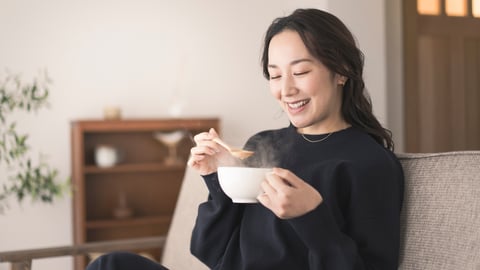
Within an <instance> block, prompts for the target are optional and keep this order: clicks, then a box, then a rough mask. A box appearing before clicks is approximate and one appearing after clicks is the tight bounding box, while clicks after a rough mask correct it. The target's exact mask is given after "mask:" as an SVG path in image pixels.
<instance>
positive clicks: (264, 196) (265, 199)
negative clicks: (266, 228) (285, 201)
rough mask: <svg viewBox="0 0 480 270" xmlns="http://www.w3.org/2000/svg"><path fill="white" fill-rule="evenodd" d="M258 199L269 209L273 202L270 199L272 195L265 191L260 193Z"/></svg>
mask: <svg viewBox="0 0 480 270" xmlns="http://www.w3.org/2000/svg"><path fill="white" fill-rule="evenodd" d="M257 200H258V201H259V202H260V203H261V204H262V205H263V206H265V207H266V208H268V209H270V208H271V207H272V202H271V200H270V197H269V196H268V195H267V194H265V193H264V194H260V195H258V196H257Z"/></svg>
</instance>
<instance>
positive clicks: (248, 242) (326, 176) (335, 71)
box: [188, 9, 403, 270]
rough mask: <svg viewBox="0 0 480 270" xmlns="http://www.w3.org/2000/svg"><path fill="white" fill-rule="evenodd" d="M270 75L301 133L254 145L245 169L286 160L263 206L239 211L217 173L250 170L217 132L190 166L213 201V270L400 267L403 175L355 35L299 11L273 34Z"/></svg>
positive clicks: (197, 247) (208, 256) (199, 139)
mask: <svg viewBox="0 0 480 270" xmlns="http://www.w3.org/2000/svg"><path fill="white" fill-rule="evenodd" d="M262 65H263V73H264V75H265V77H266V78H267V80H269V85H270V91H271V93H272V95H273V97H274V98H275V99H277V100H278V102H279V104H280V107H281V108H282V109H283V111H284V112H285V113H286V115H287V116H288V118H289V120H290V126H288V127H286V128H283V129H278V130H268V131H263V132H260V133H258V134H256V135H254V136H253V137H251V138H250V139H249V140H248V141H247V143H246V146H245V148H246V149H247V150H252V151H254V152H255V154H254V156H252V157H250V158H248V159H246V161H245V163H246V165H251V166H258V165H259V162H260V161H262V160H263V158H264V157H275V158H274V159H273V160H271V162H275V164H274V165H275V166H276V167H275V168H274V170H273V174H268V175H267V176H266V180H265V181H264V183H263V184H262V188H263V190H264V194H262V195H260V196H259V197H258V201H259V204H235V203H232V202H231V200H230V199H229V198H228V197H227V196H226V195H225V194H224V193H223V192H222V190H221V188H220V187H219V183H218V179H217V174H216V170H217V167H218V166H219V164H220V163H222V165H225V163H227V164H228V163H235V162H238V161H236V160H235V159H234V158H233V157H231V156H229V155H228V152H227V151H226V150H225V149H224V148H222V147H221V146H220V145H218V144H217V143H215V142H214V141H213V139H214V138H215V137H218V135H217V134H216V132H215V131H214V130H210V131H209V132H205V133H200V134H198V135H196V136H195V138H194V139H195V142H196V146H194V147H193V148H192V149H191V157H190V159H189V161H188V165H189V166H191V167H192V168H194V169H196V170H197V171H198V172H199V173H200V174H201V175H202V176H203V178H204V181H205V184H206V186H207V187H208V189H209V197H208V200H207V201H206V202H204V203H202V204H201V205H200V207H199V209H198V216H197V220H196V224H195V227H194V230H193V233H192V241H191V252H192V254H193V255H195V256H196V257H197V258H198V259H200V260H201V261H202V262H203V263H205V264H206V265H207V266H209V267H210V268H211V269H225V270H227V269H228V270H234V269H248V270H254V269H334V270H337V269H382V270H385V269H397V267H398V253H399V216H400V209H401V205H402V199H403V172H402V168H401V166H400V164H399V162H398V160H397V159H396V157H395V155H394V154H393V152H392V151H393V142H392V138H391V134H390V132H389V131H388V130H386V129H384V128H383V127H382V126H381V125H380V123H379V122H378V121H377V119H376V118H375V116H374V115H373V114H372V106H371V103H370V101H369V99H368V98H367V97H366V93H365V86H364V81H363V75H362V71H363V55H362V53H361V52H360V50H359V49H358V48H357V46H356V44H355V40H354V38H353V36H352V34H351V33H350V31H349V30H348V29H347V28H346V26H345V25H344V24H343V23H342V22H341V21H340V20H339V19H338V18H336V17H335V16H333V15H331V14H329V13H327V12H324V11H321V10H316V9H299V10H296V11H295V12H294V13H293V14H291V15H289V16H286V17H282V18H278V19H276V20H274V22H273V23H272V24H271V26H270V27H269V29H268V30H267V33H266V36H265V42H264V51H263V56H262ZM261 165H266V164H261ZM267 165H268V166H270V165H272V163H270V164H267Z"/></svg>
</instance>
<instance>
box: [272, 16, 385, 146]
mask: <svg viewBox="0 0 480 270" xmlns="http://www.w3.org/2000/svg"><path fill="white" fill-rule="evenodd" d="M287 29H288V30H293V31H296V32H297V33H298V34H299V35H300V37H301V38H302V40H303V43H304V44H305V46H306V47H307V49H308V51H309V52H310V54H311V55H313V56H314V57H315V58H317V59H318V60H320V62H322V64H324V65H325V66H326V67H327V68H328V69H329V70H330V71H331V72H333V74H335V73H337V74H339V75H341V76H345V77H347V78H348V80H347V82H346V84H345V86H344V87H343V95H342V109H341V111H342V116H343V118H344V119H345V121H347V123H349V124H350V125H352V126H354V127H356V128H359V129H361V130H364V131H365V132H367V133H368V134H370V136H372V137H373V138H374V139H375V141H377V142H378V143H379V144H381V145H383V146H385V147H386V148H388V149H390V150H392V151H393V149H394V144H393V140H392V133H391V132H390V131H389V130H388V129H385V128H383V127H382V125H381V124H380V122H378V120H377V118H376V117H375V116H374V115H373V113H372V103H371V100H370V97H369V96H368V94H367V91H366V89H365V82H364V81H363V59H364V56H363V53H362V52H361V51H360V50H359V49H358V48H357V45H356V43H355V39H354V37H353V35H352V33H351V32H350V31H349V30H348V28H347V27H346V26H345V24H343V23H342V21H340V20H339V19H338V18H337V17H335V16H334V15H332V14H330V13H328V12H325V11H322V10H318V9H297V10H295V11H294V12H293V13H292V14H291V15H289V16H286V17H281V18H277V19H275V20H274V21H273V22H272V24H271V25H270V27H269V28H268V30H267V32H266V34H265V41H264V42H265V43H264V46H263V54H262V67H263V75H264V76H265V77H266V78H267V79H270V74H269V73H268V49H269V45H270V41H271V40H272V38H273V37H274V36H275V35H276V34H278V33H280V32H282V31H284V30H287Z"/></svg>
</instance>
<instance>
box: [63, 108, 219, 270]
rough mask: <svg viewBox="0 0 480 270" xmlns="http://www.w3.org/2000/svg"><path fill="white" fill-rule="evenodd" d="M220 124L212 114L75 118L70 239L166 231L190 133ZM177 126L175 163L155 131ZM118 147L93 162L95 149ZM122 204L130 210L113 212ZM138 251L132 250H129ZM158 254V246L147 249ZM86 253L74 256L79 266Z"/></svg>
mask: <svg viewBox="0 0 480 270" xmlns="http://www.w3.org/2000/svg"><path fill="white" fill-rule="evenodd" d="M210 128H215V129H216V130H219V120H218V119H216V118H198V119H196V118H188V119H183V118H182V119H181V118H174V119H173V118H169V119H125V120H115V121H105V120H78V121H73V122H72V124H71V147H72V151H71V153H72V174H71V175H72V186H73V200H72V201H73V215H72V216H73V240H74V243H75V244H84V243H89V242H96V241H108V240H118V239H129V238H136V237H149V236H160V235H165V234H166V233H167V231H168V229H169V226H170V222H171V219H172V215H173V212H174V209H175V205H176V202H177V197H178V193H179V191H180V187H181V184H182V180H183V176H184V173H185V168H186V165H187V164H186V163H187V162H186V160H187V158H188V156H189V154H190V149H191V147H192V146H193V144H194V142H193V140H192V139H191V138H192V136H193V135H195V134H198V133H200V132H204V131H208V130H209V129H210ZM177 130H182V131H183V132H184V134H185V135H186V136H184V138H182V139H181V140H180V141H179V142H178V144H177V148H176V154H177V157H178V159H179V160H181V161H182V162H179V163H178V164H177V163H175V164H170V163H168V161H169V160H171V159H169V154H170V153H171V152H169V150H171V149H169V148H168V147H167V146H166V145H165V144H163V143H161V142H160V141H158V140H157V139H156V136H155V134H157V132H172V131H177ZM104 145H108V146H110V147H112V148H114V149H115V150H116V151H118V152H117V153H118V156H117V158H118V161H119V162H118V163H117V164H115V165H113V166H111V167H99V166H97V161H98V159H97V155H96V153H98V152H97V150H98V149H99V147H100V146H104ZM122 207H126V208H127V209H130V210H131V216H130V217H126V218H115V216H117V217H118V215H116V214H115V213H117V212H116V210H118V209H121V208H122ZM130 251H132V252H137V251H135V250H130ZM146 252H148V254H149V255H152V256H153V257H154V258H155V259H157V260H159V259H160V257H161V253H162V250H161V249H160V248H157V249H151V250H148V251H146ZM88 262H89V258H88V257H86V256H76V257H75V258H74V266H75V270H84V269H85V268H86V265H87V264H88Z"/></svg>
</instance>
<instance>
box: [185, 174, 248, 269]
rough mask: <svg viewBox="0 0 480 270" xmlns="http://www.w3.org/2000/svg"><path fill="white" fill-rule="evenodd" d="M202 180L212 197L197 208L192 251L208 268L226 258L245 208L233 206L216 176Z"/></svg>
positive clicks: (191, 245) (211, 175)
mask: <svg viewBox="0 0 480 270" xmlns="http://www.w3.org/2000/svg"><path fill="white" fill-rule="evenodd" d="M203 178H204V181H205V184H206V185H207V188H208V190H209V196H208V200H207V201H206V202H204V203H202V204H200V206H199V208H198V215H197V220H196V222H195V226H194V229H193V232H192V239H191V243H190V251H191V253H192V254H193V255H195V256H196V257H197V258H198V259H199V260H200V261H202V262H203V263H205V264H206V265H207V266H209V267H210V268H214V267H215V265H217V264H218V261H219V260H220V259H221V257H222V256H223V254H224V252H225V249H226V246H227V244H228V242H229V241H230V239H231V237H232V235H233V234H234V233H233V232H234V231H235V230H238V224H239V221H240V219H241V213H242V211H243V206H242V205H241V204H233V203H232V201H231V200H230V198H228V197H227V195H225V193H224V192H223V191H222V189H221V187H220V184H219V182H218V177H217V174H216V173H213V174H210V175H207V176H204V177H203Z"/></svg>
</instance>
